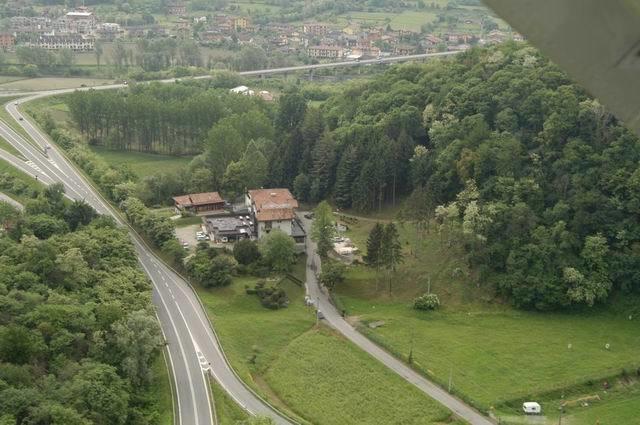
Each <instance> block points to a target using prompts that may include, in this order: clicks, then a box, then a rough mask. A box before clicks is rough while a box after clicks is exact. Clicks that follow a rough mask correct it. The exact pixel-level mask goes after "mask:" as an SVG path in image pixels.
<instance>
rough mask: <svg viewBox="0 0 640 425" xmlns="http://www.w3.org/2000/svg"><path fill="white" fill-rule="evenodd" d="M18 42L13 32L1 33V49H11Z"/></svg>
mask: <svg viewBox="0 0 640 425" xmlns="http://www.w3.org/2000/svg"><path fill="white" fill-rule="evenodd" d="M15 44H16V38H15V37H14V36H13V34H8V33H2V34H0V49H2V50H11V49H13V46H15Z"/></svg>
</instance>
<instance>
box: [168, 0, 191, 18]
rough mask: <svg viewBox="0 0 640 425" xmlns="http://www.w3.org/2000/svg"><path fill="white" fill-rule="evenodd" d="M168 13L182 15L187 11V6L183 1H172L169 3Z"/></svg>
mask: <svg viewBox="0 0 640 425" xmlns="http://www.w3.org/2000/svg"><path fill="white" fill-rule="evenodd" d="M167 13H169V15H173V16H182V15H185V14H186V13H187V6H186V5H185V4H184V3H182V2H172V3H169V4H167Z"/></svg>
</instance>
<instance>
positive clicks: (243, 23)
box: [233, 16, 251, 31]
mask: <svg viewBox="0 0 640 425" xmlns="http://www.w3.org/2000/svg"><path fill="white" fill-rule="evenodd" d="M250 25H251V24H250V23H249V20H248V19H247V18H245V17H242V16H241V17H237V18H234V19H233V29H234V30H236V31H246V30H247V29H249V26H250Z"/></svg>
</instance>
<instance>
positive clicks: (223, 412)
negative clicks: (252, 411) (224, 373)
mask: <svg viewBox="0 0 640 425" xmlns="http://www.w3.org/2000/svg"><path fill="white" fill-rule="evenodd" d="M210 382H211V394H212V396H213V402H214V406H215V411H216V418H217V419H218V425H236V424H237V423H238V422H239V421H244V420H246V419H247V418H248V417H249V415H248V414H247V413H246V412H245V411H244V410H242V407H240V406H239V405H238V404H237V403H236V402H235V401H234V400H233V399H232V398H231V396H229V394H227V393H226V392H225V391H224V390H223V389H222V387H221V386H220V384H218V383H217V382H216V381H215V380H214V379H211V380H210Z"/></svg>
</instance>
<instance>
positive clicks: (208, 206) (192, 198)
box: [173, 192, 225, 214]
mask: <svg viewBox="0 0 640 425" xmlns="http://www.w3.org/2000/svg"><path fill="white" fill-rule="evenodd" d="M173 202H174V204H175V209H176V213H179V214H181V213H183V212H189V213H193V214H201V213H210V212H212V211H218V212H221V211H223V210H224V205H225V203H224V199H222V198H221V197H220V194H219V193H218V192H206V193H192V194H189V195H182V196H176V197H174V198H173Z"/></svg>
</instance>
